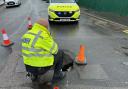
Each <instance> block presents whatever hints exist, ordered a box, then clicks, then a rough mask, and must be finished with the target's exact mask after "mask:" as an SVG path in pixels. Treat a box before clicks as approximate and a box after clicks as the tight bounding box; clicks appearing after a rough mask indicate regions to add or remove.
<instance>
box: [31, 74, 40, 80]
mask: <svg viewBox="0 0 128 89" xmlns="http://www.w3.org/2000/svg"><path fill="white" fill-rule="evenodd" d="M31 80H32V82H37V81H38V76H37V75H33V74H32V75H31Z"/></svg>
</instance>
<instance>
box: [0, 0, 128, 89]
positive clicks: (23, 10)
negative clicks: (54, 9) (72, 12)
mask: <svg viewBox="0 0 128 89" xmlns="http://www.w3.org/2000/svg"><path fill="white" fill-rule="evenodd" d="M47 7H48V3H45V1H42V0H22V5H21V6H20V7H13V8H7V9H6V8H5V7H4V6H2V7H0V29H1V28H3V27H4V28H6V31H7V33H8V36H9V37H10V39H11V41H13V42H14V43H15V44H14V45H13V46H12V49H11V48H4V47H2V46H0V72H1V71H2V69H3V68H4V67H5V66H6V63H7V60H8V56H9V55H10V54H11V53H13V52H15V51H19V52H20V49H21V47H20V41H21V40H20V38H21V36H22V35H23V34H24V33H25V32H26V31H27V17H29V16H30V17H32V22H33V23H34V21H36V20H37V19H38V18H40V17H42V18H46V19H47V18H48V15H47ZM84 13H85V12H84V11H81V18H80V22H79V23H78V24H74V23H64V24H59V23H55V24H51V25H50V26H49V30H50V31H51V33H52V35H53V38H54V39H55V40H56V41H57V43H58V44H59V47H60V48H62V49H67V50H69V51H72V52H73V56H74V57H75V55H76V54H77V53H78V50H79V46H80V44H83V45H85V46H86V55H87V61H88V65H89V66H88V67H78V69H74V70H72V71H71V72H69V73H67V77H66V78H65V79H64V80H63V81H61V82H60V85H62V87H64V86H66V87H68V85H67V84H69V85H70V84H71V85H76V86H77V85H79V84H82V85H89V86H104V87H106V86H107V87H109V86H111V87H120V86H121V87H124V86H128V65H124V64H123V62H126V63H127V62H128V53H127V52H128V35H127V34H125V33H123V32H122V31H120V30H115V29H111V28H107V27H104V28H102V27H100V26H97V25H96V24H94V23H93V22H92V21H91V19H90V18H91V17H90V18H89V17H87V16H86V15H85V14H84ZM0 41H1V42H2V35H0ZM95 68H96V69H95ZM81 69H83V70H81ZM87 70H88V71H87ZM87 72H88V73H87ZM0 81H1V80H0ZM17 82H18V81H17ZM24 86H28V85H24ZM67 89H68V88H67Z"/></svg>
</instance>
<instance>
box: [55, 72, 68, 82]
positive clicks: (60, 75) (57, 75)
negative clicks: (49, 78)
mask: <svg viewBox="0 0 128 89" xmlns="http://www.w3.org/2000/svg"><path fill="white" fill-rule="evenodd" d="M65 76H66V73H65V72H62V71H59V72H56V73H55V74H54V76H53V80H60V79H63V78H64V77H65Z"/></svg>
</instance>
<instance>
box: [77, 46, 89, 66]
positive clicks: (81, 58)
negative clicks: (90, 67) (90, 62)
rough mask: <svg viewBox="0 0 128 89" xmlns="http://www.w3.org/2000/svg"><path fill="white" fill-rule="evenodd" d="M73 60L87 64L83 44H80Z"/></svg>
mask: <svg viewBox="0 0 128 89" xmlns="http://www.w3.org/2000/svg"><path fill="white" fill-rule="evenodd" d="M75 62H76V63H77V64H87V58H86V56H85V47H84V46H83V45H80V49H79V53H78V55H77V57H76V58H75Z"/></svg>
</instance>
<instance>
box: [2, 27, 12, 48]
mask: <svg viewBox="0 0 128 89" xmlns="http://www.w3.org/2000/svg"><path fill="white" fill-rule="evenodd" d="M1 33H2V35H3V43H2V44H1V45H2V46H4V47H8V46H11V45H13V44H14V43H13V42H11V41H10V40H9V38H8V35H7V33H6V31H5V28H3V29H2V30H1Z"/></svg>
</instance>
